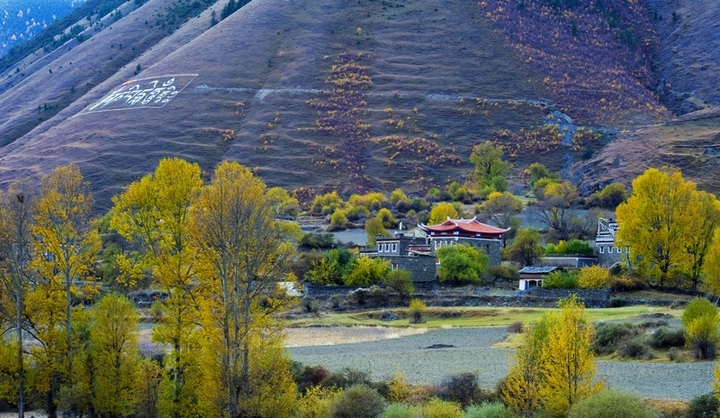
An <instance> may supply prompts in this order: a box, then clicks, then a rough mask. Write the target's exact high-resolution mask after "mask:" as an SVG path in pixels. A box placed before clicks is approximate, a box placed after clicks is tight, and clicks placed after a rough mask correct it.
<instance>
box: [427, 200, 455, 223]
mask: <svg viewBox="0 0 720 418" xmlns="http://www.w3.org/2000/svg"><path fill="white" fill-rule="evenodd" d="M459 216H460V215H459V214H458V211H457V209H455V206H453V205H452V203H447V202H440V203H439V204H437V205H436V206H434V207H433V208H432V210H431V211H430V219H429V220H428V224H429V225H437V224H440V223H443V222H445V221H446V220H447V219H448V218H450V219H457V218H458V217H459Z"/></svg>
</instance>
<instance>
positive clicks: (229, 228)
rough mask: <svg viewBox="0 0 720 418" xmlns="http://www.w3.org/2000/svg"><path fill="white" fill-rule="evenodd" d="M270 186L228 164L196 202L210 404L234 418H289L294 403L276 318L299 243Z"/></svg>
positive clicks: (285, 300)
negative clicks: (277, 213)
mask: <svg viewBox="0 0 720 418" xmlns="http://www.w3.org/2000/svg"><path fill="white" fill-rule="evenodd" d="M270 203H271V202H270V201H269V200H268V197H267V194H266V187H265V184H264V183H263V182H262V181H261V180H260V179H258V178H257V177H255V176H253V174H252V173H251V172H250V170H248V169H247V168H245V167H243V166H241V165H239V164H237V163H234V162H224V163H222V164H220V165H219V166H218V167H217V169H216V170H215V174H214V177H213V179H212V182H211V183H210V184H209V185H207V186H205V187H203V188H202V189H201V190H200V193H199V195H198V198H197V199H196V200H195V201H194V203H193V211H192V215H193V216H192V238H193V240H192V242H193V244H194V245H196V246H197V248H198V251H199V253H200V257H201V261H202V263H203V268H202V269H201V270H200V273H199V279H200V281H201V285H202V286H203V287H205V288H206V292H207V295H208V297H207V299H206V301H205V302H204V303H203V306H202V311H203V318H202V323H203V332H204V335H205V338H206V339H207V341H208V343H207V344H208V349H211V350H212V351H214V352H215V353H217V354H216V356H217V357H216V358H217V360H212V361H211V362H210V363H208V364H206V366H205V367H206V369H207V372H206V373H208V374H210V375H211V376H213V377H214V378H213V381H214V382H216V384H208V385H207V386H206V387H205V388H204V389H205V392H206V395H205V396H204V397H205V400H206V401H209V402H213V401H214V405H215V407H216V408H218V409H217V410H222V411H225V413H226V414H227V415H228V416H229V417H242V416H256V417H260V416H267V417H270V416H272V417H286V416H289V415H290V408H292V402H294V397H295V385H294V383H293V382H292V379H290V377H289V376H290V374H289V360H288V359H287V356H286V355H283V354H282V344H281V338H280V336H281V327H280V325H279V324H278V323H277V321H273V320H271V315H272V314H273V313H275V312H277V311H279V310H282V309H283V308H284V307H286V306H287V305H288V303H289V299H288V297H287V294H286V293H285V292H284V290H283V289H282V287H280V286H278V284H277V282H278V281H283V280H288V279H289V277H288V273H289V267H290V262H291V259H292V256H293V252H294V251H293V244H292V242H291V241H289V237H288V230H287V228H285V227H284V226H283V225H282V223H281V222H278V221H276V220H275V219H274V215H273V210H272V206H271V204H270Z"/></svg>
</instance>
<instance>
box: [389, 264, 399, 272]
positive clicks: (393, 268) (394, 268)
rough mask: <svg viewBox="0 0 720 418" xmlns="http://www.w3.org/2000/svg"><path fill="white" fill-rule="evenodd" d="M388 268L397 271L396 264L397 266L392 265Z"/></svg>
mask: <svg viewBox="0 0 720 418" xmlns="http://www.w3.org/2000/svg"><path fill="white" fill-rule="evenodd" d="M390 268H391V269H392V270H397V269H398V264H397V263H392V266H390Z"/></svg>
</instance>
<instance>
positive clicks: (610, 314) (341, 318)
mask: <svg viewBox="0 0 720 418" xmlns="http://www.w3.org/2000/svg"><path fill="white" fill-rule="evenodd" d="M546 310H548V309H545V308H495V307H492V308H476V307H471V308H470V307H468V308H465V307H452V308H432V307H431V308H428V312H427V315H426V322H425V323H422V324H410V323H409V321H408V320H407V319H399V320H397V321H381V320H380V318H379V316H380V311H379V310H374V311H365V312H351V313H330V314H322V315H320V316H311V317H305V318H298V319H292V320H290V321H288V325H289V326H290V327H309V326H358V325H362V326H393V327H397V326H400V327H413V328H446V327H466V328H473V327H505V326H507V325H509V324H511V323H513V322H516V321H520V322H523V323H532V322H534V321H537V320H538V319H539V318H540V317H541V316H542V314H543V313H544V312H545V311H546ZM391 311H393V312H395V313H397V314H398V315H399V316H400V317H405V318H407V313H406V309H402V308H401V309H391ZM654 314H670V315H673V316H676V317H677V316H679V315H681V314H682V311H680V310H672V309H669V308H661V307H655V306H644V305H640V306H626V307H622V308H607V309H588V310H587V316H588V318H589V319H590V320H591V321H593V322H599V321H609V320H622V319H628V318H636V317H638V316H640V315H654Z"/></svg>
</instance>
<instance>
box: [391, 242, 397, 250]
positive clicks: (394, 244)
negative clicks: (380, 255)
mask: <svg viewBox="0 0 720 418" xmlns="http://www.w3.org/2000/svg"><path fill="white" fill-rule="evenodd" d="M392 252H397V244H396V243H393V245H392Z"/></svg>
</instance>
